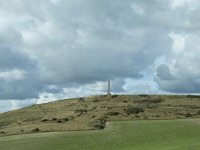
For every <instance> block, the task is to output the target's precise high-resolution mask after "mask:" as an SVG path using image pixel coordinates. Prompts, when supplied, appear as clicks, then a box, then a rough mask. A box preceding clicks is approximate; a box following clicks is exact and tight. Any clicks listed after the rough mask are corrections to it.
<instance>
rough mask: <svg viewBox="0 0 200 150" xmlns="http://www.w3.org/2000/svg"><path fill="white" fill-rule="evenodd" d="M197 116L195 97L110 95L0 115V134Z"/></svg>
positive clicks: (199, 100) (198, 102)
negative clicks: (112, 122)
mask: <svg viewBox="0 0 200 150" xmlns="http://www.w3.org/2000/svg"><path fill="white" fill-rule="evenodd" d="M186 118H200V97H199V96H176V95H174V96H173V95H171V96H170V95H168V96H166V95H111V96H104V95H102V96H92V97H85V98H76V99H67V100H61V101H56V102H52V103H47V104H41V105H33V106H30V107H27V108H23V109H19V110H15V111H10V112H7V113H2V114H0V136H5V135H13V134H24V133H33V132H52V131H53V132H55V131H66V130H67V131H72V130H92V129H102V128H104V125H105V123H106V122H107V121H116V120H119V121H122V120H152V119H154V120H155V119H158V120H160V119H186Z"/></svg>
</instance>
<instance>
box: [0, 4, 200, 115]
mask: <svg viewBox="0 0 200 150" xmlns="http://www.w3.org/2000/svg"><path fill="white" fill-rule="evenodd" d="M199 35H200V2H199V0H125V1H122V0H20V1H19V0H0V112H4V111H8V110H12V109H16V108H20V107H24V106H28V105H31V104H35V103H44V102H48V101H53V100H56V99H63V98H69V97H80V96H87V95H95V94H104V93H105V92H106V81H107V80H108V79H111V80H112V92H113V93H121V94H125V93H126V94H139V93H146V94H169V93H175V94H191V93H193V94H197V93H200V59H199V58H200V36H199Z"/></svg>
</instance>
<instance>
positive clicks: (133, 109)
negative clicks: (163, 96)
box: [125, 107, 144, 115]
mask: <svg viewBox="0 0 200 150" xmlns="http://www.w3.org/2000/svg"><path fill="white" fill-rule="evenodd" d="M125 112H126V114H128V115H130V114H139V113H141V112H144V108H141V107H130V108H128V109H126V110H125Z"/></svg>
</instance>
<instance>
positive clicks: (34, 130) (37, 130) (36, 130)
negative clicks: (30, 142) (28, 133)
mask: <svg viewBox="0 0 200 150" xmlns="http://www.w3.org/2000/svg"><path fill="white" fill-rule="evenodd" d="M39 131H40V129H39V128H35V129H33V130H32V132H39Z"/></svg>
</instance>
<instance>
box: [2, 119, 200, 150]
mask: <svg viewBox="0 0 200 150" xmlns="http://www.w3.org/2000/svg"><path fill="white" fill-rule="evenodd" d="M199 125H200V119H184V120H141V121H140V120H138V121H117V122H116V121H115V122H111V123H108V124H107V127H106V129H105V130H98V131H73V132H50V133H38V134H34V133H33V134H25V135H14V136H5V137H0V149H1V150H36V149H37V150H199V149H200V143H199V141H200V128H199Z"/></svg>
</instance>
